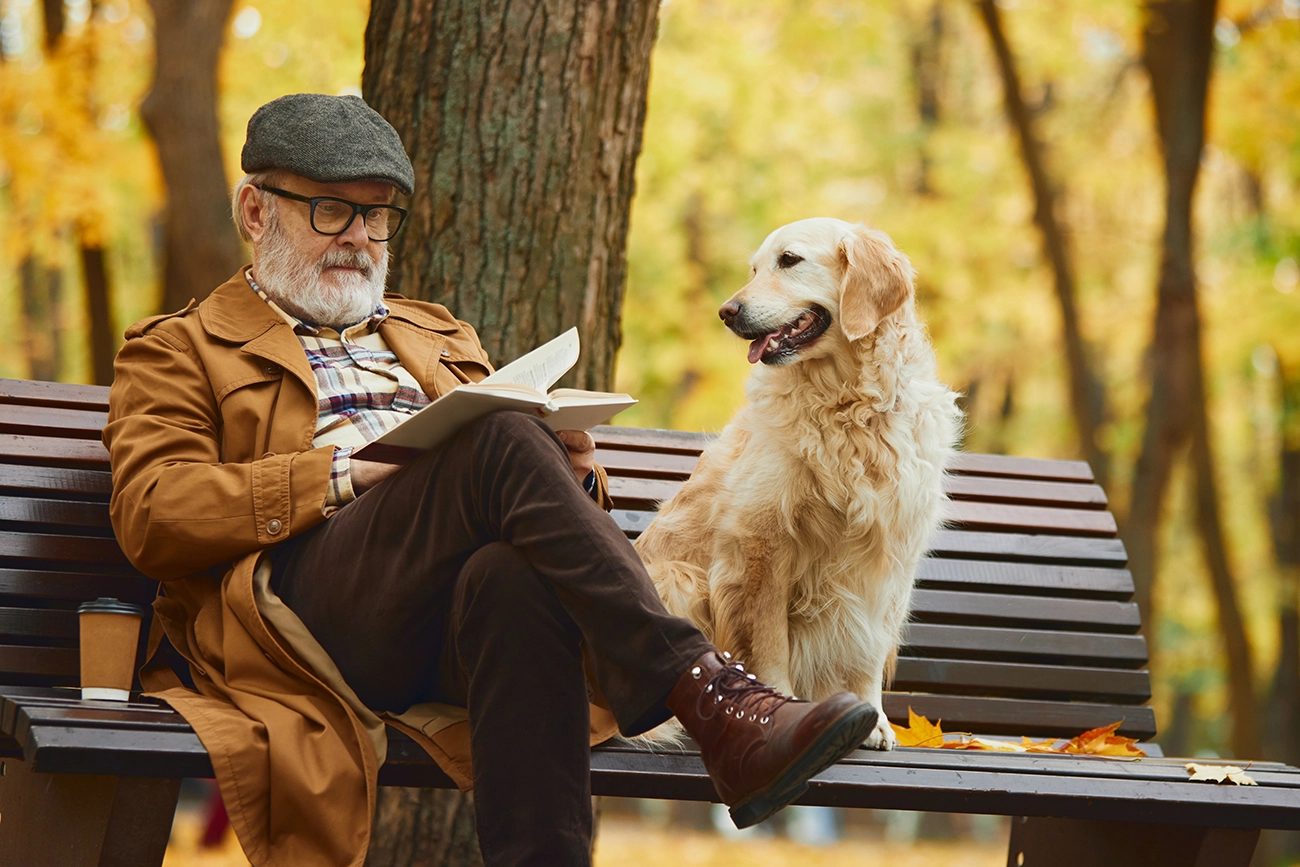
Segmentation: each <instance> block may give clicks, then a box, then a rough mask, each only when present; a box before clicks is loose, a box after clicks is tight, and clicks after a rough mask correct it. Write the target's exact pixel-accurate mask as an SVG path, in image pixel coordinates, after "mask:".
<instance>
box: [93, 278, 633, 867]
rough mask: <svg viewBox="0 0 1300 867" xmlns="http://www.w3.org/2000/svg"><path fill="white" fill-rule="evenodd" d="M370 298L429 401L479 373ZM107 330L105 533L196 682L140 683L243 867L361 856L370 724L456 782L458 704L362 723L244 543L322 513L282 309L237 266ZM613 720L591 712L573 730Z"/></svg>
mask: <svg viewBox="0 0 1300 867" xmlns="http://www.w3.org/2000/svg"><path fill="white" fill-rule="evenodd" d="M386 302H387V303H388V305H389V307H390V309H391V311H392V314H391V316H390V317H389V318H388V319H387V320H386V321H385V322H384V323H383V324H382V325H381V326H380V328H379V333H380V334H381V335H382V336H383V338H384V340H385V341H386V342H387V343H388V345H389V347H390V348H391V349H392V350H393V351H394V352H395V353H396V354H397V356H398V358H399V359H400V360H401V362H402V364H403V365H404V366H405V367H406V369H407V370H408V371H410V373H411V375H412V376H414V377H415V379H416V380H417V381H418V382H419V383H420V385H421V386H422V387H423V389H424V390H425V392H426V393H428V394H429V395H430V396H431V397H437V396H438V395H441V394H443V393H445V392H447V391H448V390H450V389H452V388H455V387H456V386H457V385H458V384H460V383H463V382H467V381H471V380H478V379H481V378H483V377H484V376H486V375H487V374H488V373H489V372H490V371H491V367H490V365H489V363H488V360H487V356H486V354H485V353H484V351H483V348H482V347H481V346H480V344H479V341H478V337H477V335H475V333H474V330H473V329H472V328H470V326H469V325H467V324H466V323H464V322H459V321H457V320H456V319H455V318H453V317H452V316H451V315H450V314H449V313H448V312H447V310H446V308H444V307H441V306H439V305H436V304H428V303H424V302H417V301H408V300H406V299H404V298H401V297H400V296H389V297H388V298H387V299H386ZM126 336H127V341H126V344H125V345H124V346H123V347H122V350H121V352H120V353H119V354H118V356H117V363H116V378H115V380H114V383H113V388H112V393H111V398H110V411H109V421H108V425H107V426H106V427H105V429H104V444H105V445H106V446H107V447H108V449H109V452H110V454H111V457H112V468H113V499H112V518H113V529H114V531H115V532H116V534H117V538H118V541H119V543H120V544H121V546H122V549H123V550H124V551H125V552H126V554H127V556H128V557H129V558H130V559H131V562H132V563H134V564H135V565H136V567H137V568H139V569H140V571H142V572H143V573H145V574H146V575H149V576H150V577H153V578H156V579H158V580H159V581H160V582H161V585H160V589H159V594H158V598H157V599H156V600H155V602H154V613H155V617H154V622H153V627H152V629H151V632H150V648H149V650H150V654H151V655H152V654H153V653H154V651H155V650H156V648H157V647H158V646H159V644H160V643H161V640H162V636H163V634H164V633H165V634H166V636H167V638H168V639H169V640H170V642H171V644H172V645H173V646H174V647H175V648H176V650H178V651H179V652H180V654H181V655H182V656H184V657H185V658H186V659H187V660H188V661H189V668H190V673H191V675H192V677H193V679H194V683H195V685H196V687H197V691H195V690H191V689H188V688H187V687H185V686H183V685H182V684H181V681H180V679H179V678H178V677H177V676H176V674H175V673H173V672H172V671H171V670H170V669H168V668H166V667H165V665H162V664H160V663H159V662H158V661H157V660H153V661H151V662H150V663H148V664H146V666H145V668H144V670H143V671H142V672H141V679H142V682H143V683H144V686H145V689H146V690H148V691H149V692H150V694H152V695H155V696H157V697H159V698H161V699H163V700H165V701H166V702H167V703H168V704H170V705H171V706H172V707H174V708H175V709H176V710H177V711H178V712H179V713H180V714H181V715H182V716H184V717H185V719H186V720H187V721H188V722H189V723H190V724H191V725H192V726H193V727H194V730H195V732H197V734H198V736H199V738H200V740H201V741H202V742H203V745H204V747H205V748H206V749H207V751H208V754H209V755H210V756H211V759H212V766H213V771H214V772H215V775H216V779H217V783H218V785H219V786H220V788H221V793H222V797H223V798H224V799H225V803H226V808H227V810H228V812H229V814H230V820H231V825H232V826H233V827H234V829H235V832H236V834H237V835H238V837H239V841H240V844H241V845H242V846H243V848H244V852H245V854H246V855H247V856H248V858H249V860H250V861H251V862H252V863H253V864H254V865H256V867H263V865H267V867H303V865H313V867H314V865H322V867H325V865H331V867H332V865H339V867H344V865H347V867H353V865H355V867H360V865H362V863H363V862H364V860H365V853H366V849H367V846H368V844H369V840H370V823H371V817H372V815H373V813H374V807H375V792H376V786H377V783H376V775H377V773H378V769H379V766H380V765H381V764H382V763H383V760H384V754H385V749H386V743H387V740H386V735H385V732H384V723H385V722H386V723H388V724H389V725H394V726H396V727H398V728H401V729H403V730H404V731H406V732H407V733H408V734H410V735H412V736H413V737H414V738H415V739H416V740H417V742H419V743H420V744H421V746H423V747H424V748H425V749H426V750H427V751H428V752H429V753H430V755H431V756H432V757H433V758H434V759H435V760H436V761H437V762H438V764H439V765H440V766H441V767H442V768H443V769H444V770H445V771H447V773H448V774H449V775H450V776H451V777H452V778H453V779H454V780H456V781H457V783H458V784H459V785H460V786H461V787H462V788H469V786H470V784H471V779H472V778H471V769H470V764H469V736H468V723H466V722H465V714H464V711H463V710H461V709H455V708H447V707H445V706H433V705H431V706H422V707H417V708H413V709H410V710H409V711H408V712H407V713H405V714H402V715H401V716H400V717H393V716H389V715H385V719H384V720H383V721H382V722H381V720H380V719H379V718H378V717H377V716H376V715H375V714H374V713H373V712H371V710H370V709H367V708H365V707H363V706H362V705H361V703H360V702H359V701H358V700H357V699H356V696H355V695H353V694H352V692H351V690H350V689H348V687H347V685H346V684H345V683H344V682H343V680H342V678H341V677H340V676H339V674H338V671H337V669H335V668H334V666H333V664H332V663H331V662H330V661H329V659H328V657H327V656H326V655H325V654H324V652H323V651H322V650H321V649H320V647H319V645H317V644H316V643H315V642H314V640H313V639H312V638H311V636H310V634H309V633H308V632H307V630H306V629H305V628H304V627H303V626H302V623H301V622H300V621H298V619H297V617H296V616H294V615H293V613H292V612H291V611H289V609H288V608H287V607H286V606H284V605H283V603H281V602H280V601H279V599H278V598H277V597H275V595H274V594H273V593H272V592H271V591H270V589H269V587H268V585H267V576H268V573H269V571H270V570H269V567H268V565H267V564H266V562H265V558H262V557H261V556H260V555H261V553H262V552H263V551H264V550H265V549H266V548H268V547H269V546H271V545H274V544H275V543H277V542H281V541H283V540H285V539H286V538H288V537H289V536H291V535H295V534H297V533H301V532H303V531H304V530H307V529H309V528H311V527H313V526H315V525H316V524H318V523H320V522H321V521H323V520H325V518H324V516H323V513H322V511H321V509H322V506H323V504H324V500H325V493H326V487H327V484H328V481H329V476H330V463H331V456H332V454H333V447H332V446H331V447H327V448H320V449H313V448H312V439H313V436H314V434H315V429H316V415H317V410H316V381H315V378H314V376H313V374H312V371H311V368H310V366H309V365H308V362H307V358H306V355H305V353H304V352H303V349H302V346H301V344H300V343H299V342H298V338H297V337H296V336H295V335H294V333H293V330H292V329H291V328H290V327H289V325H288V324H287V323H286V322H285V321H284V319H282V318H281V317H280V316H279V315H277V314H276V313H275V311H273V310H272V309H271V308H270V307H269V306H268V305H267V304H266V303H265V302H263V301H262V300H261V299H260V298H258V297H257V295H256V294H255V293H254V292H253V291H252V290H251V289H250V288H249V286H248V284H247V282H246V281H245V279H244V277H243V274H242V273H240V274H237V275H236V276H235V277H234V278H232V279H231V280H230V281H228V282H227V283H225V284H224V285H222V286H221V287H220V288H219V289H217V290H216V291H215V292H214V293H213V294H212V295H211V296H209V297H208V298H207V299H206V300H205V301H203V303H201V304H197V305H195V304H193V303H191V304H190V306H189V307H187V308H186V309H185V310H184V311H182V312H180V313H177V314H172V315H168V316H159V317H153V318H151V319H147V320H144V321H142V322H139V323H137V324H136V325H134V326H132V327H131V328H130V329H129V330H128V331H127V335H126ZM597 475H598V479H599V482H600V485H601V491H602V496H603V495H604V491H605V490H606V487H605V478H604V474H603V472H600V471H598V473H597ZM391 710H398V709H391ZM614 731H615V725H614V722H613V718H612V716H611V715H610V714H609V712H608V711H606V710H603V709H601V708H597V707H593V708H592V742H593V743H596V742H598V741H600V740H604V739H606V738H608V737H610V736H611V735H612V734H613V733H614Z"/></svg>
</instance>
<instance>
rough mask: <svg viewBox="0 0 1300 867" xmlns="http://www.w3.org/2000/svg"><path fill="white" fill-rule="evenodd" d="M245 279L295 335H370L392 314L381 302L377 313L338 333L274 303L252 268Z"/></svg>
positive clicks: (245, 271) (376, 309)
mask: <svg viewBox="0 0 1300 867" xmlns="http://www.w3.org/2000/svg"><path fill="white" fill-rule="evenodd" d="M244 279H245V280H247V281H248V285H249V287H250V288H251V289H252V290H253V291H254V292H256V293H257V297H259V298H261V299H262V300H263V301H265V302H266V303H267V304H269V305H270V307H271V309H272V310H274V311H275V312H276V313H278V314H279V315H280V316H281V318H283V319H284V321H285V322H287V323H289V326H290V327H291V328H293V333H294V334H303V335H306V336H308V337H321V336H329V335H332V334H338V335H339V336H340V337H343V336H350V335H355V334H370V333H371V332H373V331H375V330H376V329H377V328H378V327H379V323H381V322H383V321H384V320H385V319H387V318H388V315H389V312H390V311H389V309H388V305H386V304H384V302H382V301H380V302H379V305H378V306H377V307H375V311H374V312H373V313H371V314H370V315H369V316H368V317H366V318H365V319H362V320H361V321H360V322H356V323H354V324H352V325H349V326H347V327H346V328H344V329H342V331H337V330H335V329H334V328H332V327H330V326H328V325H317V324H316V323H315V322H310V321H308V320H306V319H299V318H298V317H297V316H294V315H293V314H292V313H289V312H288V311H286V310H285V309H284V308H283V307H281V306H280V305H279V304H276V303H275V302H274V301H272V300H271V297H270V296H269V295H267V294H266V292H265V291H264V290H263V289H262V287H261V286H259V285H257V281H256V280H255V279H254V278H253V269H252V266H249V267H247V268H245V269H244Z"/></svg>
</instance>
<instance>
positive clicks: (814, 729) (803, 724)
mask: <svg viewBox="0 0 1300 867" xmlns="http://www.w3.org/2000/svg"><path fill="white" fill-rule="evenodd" d="M667 704H668V709H669V710H670V711H672V712H673V714H674V715H675V716H676V717H677V719H678V720H679V721H680V722H681V724H682V725H683V726H684V727H685V728H686V731H687V732H689V733H690V735H691V737H692V738H694V739H695V741H696V742H697V743H698V744H699V745H700V758H702V759H703V760H704V767H705V768H706V769H707V770H708V772H709V777H710V779H712V780H713V785H714V788H716V789H717V790H718V796H719V797H721V798H722V801H723V803H725V804H726V805H727V806H729V807H731V820H732V821H733V822H735V823H736V827H737V828H747V827H749V826H750V825H754V824H757V823H759V822H761V821H763V820H764V819H766V818H767V817H768V816H770V815H772V814H773V813H775V812H776V811H777V810H779V809H781V808H782V807H784V806H785V805H786V804H789V803H790V802H791V801H793V800H794V799H795V798H797V797H799V795H801V794H803V792H804V791H805V790H806V789H807V788H808V779H809V778H810V777H812V776H815V775H816V774H819V773H821V772H822V771H824V770H825V769H826V768H828V767H830V766H831V765H833V764H835V762H837V761H839V759H841V758H843V757H844V756H845V755H846V754H847V753H849V752H851V751H852V750H853V749H855V748H856V747H858V746H859V745H860V744H861V743H862V741H863V740H864V739H865V738H866V736H867V734H868V733H869V732H870V731H871V729H872V727H873V726H874V725H875V724H876V716H877V711H876V709H875V708H874V707H872V706H871V705H870V704H869V703H867V702H865V701H862V700H860V699H859V698H858V697H857V696H856V695H854V694H853V693H849V692H841V693H839V694H837V695H834V696H831V697H830V698H828V699H826V700H825V701H822V702H818V703H813V702H810V701H799V700H797V699H794V698H791V697H790V696H787V695H782V694H781V693H779V692H777V691H776V690H775V689H772V688H771V687H769V686H764V685H763V684H762V683H760V682H759V681H758V680H757V679H756V678H755V677H754V675H752V674H747V673H746V672H745V668H744V666H743V665H742V664H741V663H738V662H736V661H735V660H733V659H731V658H730V656H728V655H725V654H720V653H706V654H705V655H704V656H701V657H700V658H699V659H698V660H696V662H695V665H693V666H691V669H690V670H689V671H687V672H686V673H685V674H683V675H682V676H681V679H680V680H678V681H677V686H675V687H674V688H673V691H672V692H671V693H669V695H668V702H667Z"/></svg>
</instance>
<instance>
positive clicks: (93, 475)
mask: <svg viewBox="0 0 1300 867" xmlns="http://www.w3.org/2000/svg"><path fill="white" fill-rule="evenodd" d="M0 489H3V490H11V491H24V492H29V491H30V492H39V493H41V494H42V495H44V496H64V497H68V498H84V499H94V500H97V501H103V502H105V503H107V502H108V498H109V495H110V494H112V493H113V477H112V476H111V475H110V474H109V473H108V472H106V471H103V470H76V469H68V468H66V467H35V466H23V465H21V464H0Z"/></svg>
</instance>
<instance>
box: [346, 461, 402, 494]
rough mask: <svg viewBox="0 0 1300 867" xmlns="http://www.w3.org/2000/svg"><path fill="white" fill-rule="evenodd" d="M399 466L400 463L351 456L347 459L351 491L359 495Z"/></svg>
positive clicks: (399, 467)
mask: <svg viewBox="0 0 1300 867" xmlns="http://www.w3.org/2000/svg"><path fill="white" fill-rule="evenodd" d="M401 468H402V466H401V464H385V463H381V462H379V461H363V460H358V459H357V458H352V459H351V460H349V461H348V474H349V475H350V476H351V477H352V491H353V493H355V494H356V495H357V496H360V495H361V494H363V493H365V492H366V491H368V490H370V489H371V488H373V487H374V486H375V485H377V484H379V483H380V482H382V481H383V480H384V479H386V478H388V477H389V476H391V475H392V474H393V473H395V472H397V471H398V470H400V469H401Z"/></svg>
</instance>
